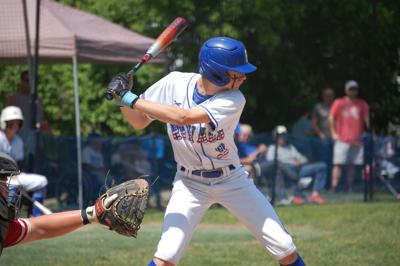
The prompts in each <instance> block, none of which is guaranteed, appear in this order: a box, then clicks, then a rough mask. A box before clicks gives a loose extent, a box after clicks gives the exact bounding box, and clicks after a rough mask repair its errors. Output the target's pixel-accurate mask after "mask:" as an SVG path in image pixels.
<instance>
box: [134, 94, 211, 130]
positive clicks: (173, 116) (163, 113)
mask: <svg viewBox="0 0 400 266" xmlns="http://www.w3.org/2000/svg"><path fill="white" fill-rule="evenodd" d="M133 108H134V109H135V110H138V111H139V112H141V113H144V114H146V115H148V116H150V117H154V118H156V119H157V120H160V121H162V122H164V123H170V124H175V125H180V126H184V125H191V124H197V123H208V122H209V121H210V120H209V118H208V116H207V115H196V112H195V111H192V109H183V108H179V107H176V106H173V105H167V104H159V103H154V102H150V101H147V100H144V99H139V100H137V102H136V103H135V105H134V107H133Z"/></svg>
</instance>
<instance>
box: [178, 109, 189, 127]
mask: <svg viewBox="0 0 400 266" xmlns="http://www.w3.org/2000/svg"><path fill="white" fill-rule="evenodd" d="M174 122H175V124H176V125H178V126H186V125H190V124H193V118H192V117H191V115H190V112H189V111H188V110H182V111H181V112H179V114H178V115H177V116H176V118H175V121H174Z"/></svg>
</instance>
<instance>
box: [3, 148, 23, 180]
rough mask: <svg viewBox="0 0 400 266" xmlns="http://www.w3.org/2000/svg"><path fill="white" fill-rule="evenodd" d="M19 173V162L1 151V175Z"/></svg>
mask: <svg viewBox="0 0 400 266" xmlns="http://www.w3.org/2000/svg"><path fill="white" fill-rule="evenodd" d="M15 174H19V169H18V165H17V163H16V162H15V161H14V159H13V158H11V157H10V156H9V155H8V154H6V153H4V152H0V177H3V176H11V175H15Z"/></svg>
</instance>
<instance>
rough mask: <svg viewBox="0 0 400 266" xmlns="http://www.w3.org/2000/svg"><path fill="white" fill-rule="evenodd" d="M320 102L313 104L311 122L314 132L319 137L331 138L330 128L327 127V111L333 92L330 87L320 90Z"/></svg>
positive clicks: (329, 107)
mask: <svg viewBox="0 0 400 266" xmlns="http://www.w3.org/2000/svg"><path fill="white" fill-rule="evenodd" d="M321 96H322V102H319V103H317V104H316V105H315V106H314V109H313V112H312V116H311V122H312V127H313V129H314V132H315V134H316V135H317V136H318V137H319V138H320V139H321V140H324V139H331V130H330V128H329V111H330V109H331V106H332V103H333V100H334V98H335V93H334V91H333V90H332V89H331V88H326V89H324V90H323V91H322V95H321Z"/></svg>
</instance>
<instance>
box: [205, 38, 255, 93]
mask: <svg viewBox="0 0 400 266" xmlns="http://www.w3.org/2000/svg"><path fill="white" fill-rule="evenodd" d="M199 67H200V74H201V75H203V76H204V77H206V78H207V79H208V80H209V81H211V82H212V83H213V84H215V85H217V86H225V85H226V84H228V83H229V81H230V77H229V75H228V74H227V71H229V70H231V71H236V72H239V73H243V74H246V73H250V72H253V71H255V70H256V69H257V68H256V67H255V66H254V65H252V64H250V63H249V62H248V60H247V52H246V48H245V47H244V45H243V43H241V42H239V41H237V40H235V39H232V38H229V37H214V38H211V39H209V40H207V41H206V42H205V43H204V44H203V46H202V47H201V49H200V53H199Z"/></svg>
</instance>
